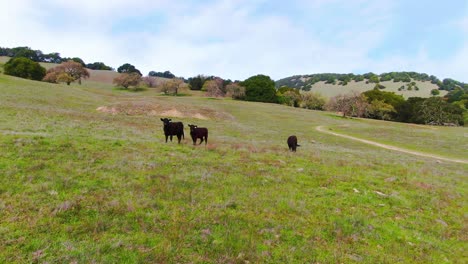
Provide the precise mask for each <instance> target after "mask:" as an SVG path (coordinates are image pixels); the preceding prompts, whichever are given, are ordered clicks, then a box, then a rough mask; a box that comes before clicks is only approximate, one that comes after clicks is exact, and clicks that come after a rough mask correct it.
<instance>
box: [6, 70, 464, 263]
mask: <svg viewBox="0 0 468 264" xmlns="http://www.w3.org/2000/svg"><path fill="white" fill-rule="evenodd" d="M0 94H1V96H0V149H1V152H0V177H1V178H0V262H1V263H25V262H38V263H45V262H48V263H90V262H97V263H246V261H249V262H250V263H316V262H317V263H465V262H466V261H467V255H466V251H467V246H466V245H467V236H466V234H467V225H466V222H467V221H466V212H467V209H468V208H467V199H466V194H467V193H466V190H467V178H466V177H467V176H466V175H467V172H468V165H466V164H456V163H449V162H442V163H438V162H437V161H436V160H432V159H424V158H421V157H416V156H411V155H407V154H402V153H397V152H392V151H388V150H384V149H379V148H375V147H371V146H367V145H363V144H361V143H358V142H353V141H350V140H347V139H343V138H339V137H334V136H331V135H327V134H323V133H320V132H318V131H316V130H315V127H316V126H318V125H324V126H327V127H330V128H333V129H334V130H335V129H336V130H339V131H341V130H342V131H343V132H347V133H349V134H352V135H361V137H363V138H374V137H379V140H382V141H385V142H390V143H392V144H393V145H396V146H405V147H412V148H417V149H422V150H424V151H425V152H428V153H434V154H440V155H445V156H449V157H455V158H456V157H458V158H464V157H465V156H466V154H465V152H464V151H463V150H464V149H466V148H465V147H464V145H466V144H467V138H466V137H462V138H460V137H459V135H461V134H463V135H466V133H467V132H468V131H467V129H466V128H437V129H430V128H425V127H414V128H412V129H414V130H411V131H412V132H411V133H409V132H408V131H409V130H408V125H405V124H395V123H389V122H379V121H362V120H349V119H342V118H337V117H335V116H333V115H330V113H325V112H316V111H308V110H304V109H294V108H291V107H285V106H281V105H272V104H261V103H251V102H238V101H233V100H210V99H208V98H204V97H198V96H182V97H168V96H160V95H159V94H158V93H157V92H155V91H154V90H152V89H148V90H146V91H143V92H139V93H134V92H127V91H120V90H116V89H114V88H113V87H112V86H110V85H106V84H102V83H100V84H98V83H92V82H90V83H84V84H83V86H79V85H76V84H72V85H70V86H66V85H52V84H47V83H42V82H33V81H27V80H22V79H18V78H13V77H9V76H4V75H0ZM100 106H115V107H117V108H118V109H120V110H122V111H120V112H118V113H117V114H109V113H103V112H99V111H97V110H96V109H97V108H98V107H100ZM119 107H120V108H119ZM131 108H139V109H140V111H131V110H132V109H131ZM148 109H150V110H153V111H154V112H151V111H148V112H145V110H148ZM173 109H177V110H178V111H179V112H180V113H182V114H186V115H185V117H184V116H182V117H173V119H174V120H181V121H183V122H184V123H185V124H188V123H195V124H198V125H199V126H205V127H208V128H209V131H210V134H209V144H208V145H207V146H206V147H205V146H204V145H202V146H196V147H193V146H192V145H191V140H190V139H189V135H188V130H187V129H186V130H185V133H186V139H185V140H184V142H183V144H180V145H178V144H177V143H175V142H172V143H165V142H164V137H163V133H162V122H161V121H160V120H159V118H160V117H161V116H160V113H162V112H164V111H166V110H173ZM193 113H201V114H202V115H203V116H205V117H207V118H208V119H196V118H195V117H194V116H195V115H192V114H193ZM291 134H295V135H297V136H298V138H299V144H301V147H300V148H299V150H298V152H297V153H294V154H293V153H290V152H288V151H287V146H286V138H287V137H288V136H289V135H291ZM421 140H424V142H425V143H424V144H423V143H421V144H420V143H418V142H419V141H421ZM376 141H377V140H376ZM428 144H434V145H433V146H434V147H429V146H427V145H428Z"/></svg>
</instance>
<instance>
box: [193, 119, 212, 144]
mask: <svg viewBox="0 0 468 264" xmlns="http://www.w3.org/2000/svg"><path fill="white" fill-rule="evenodd" d="M188 126H189V127H190V136H192V140H193V144H194V145H195V144H196V143H197V139H200V144H201V143H202V142H203V139H204V140H205V145H206V143H208V128H205V127H197V126H196V125H190V124H189V125H188Z"/></svg>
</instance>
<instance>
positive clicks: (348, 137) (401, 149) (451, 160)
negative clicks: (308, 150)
mask: <svg viewBox="0 0 468 264" xmlns="http://www.w3.org/2000/svg"><path fill="white" fill-rule="evenodd" d="M315 129H316V130H317V131H320V132H322V133H327V134H330V135H334V136H337V137H343V138H347V139H351V140H355V141H359V142H362V143H365V144H369V145H372V146H376V147H380V148H384V149H389V150H393V151H399V152H403V153H408V154H412V155H416V156H420V157H426V158H432V159H437V160H440V161H442V160H443V161H450V162H457V163H464V164H468V160H463V159H451V158H445V157H441V156H437V155H432V154H427V153H422V152H418V151H413V150H408V149H404V148H399V147H394V146H390V145H385V144H381V143H377V142H374V141H370V140H366V139H360V138H357V137H352V136H348V135H343V134H338V133H335V132H331V131H328V130H326V129H325V128H324V127H323V126H318V127H316V128H315Z"/></svg>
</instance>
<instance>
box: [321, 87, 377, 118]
mask: <svg viewBox="0 0 468 264" xmlns="http://www.w3.org/2000/svg"><path fill="white" fill-rule="evenodd" d="M368 106H369V103H367V100H366V97H365V96H364V95H363V94H360V93H358V92H352V93H349V94H345V95H343V94H340V95H337V96H335V97H332V98H331V99H330V101H329V102H328V104H327V107H326V108H327V109H328V110H331V111H337V112H341V113H342V114H343V117H346V116H357V117H363V116H364V115H365V114H366V111H367V108H368Z"/></svg>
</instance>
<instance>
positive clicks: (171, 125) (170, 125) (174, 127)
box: [161, 118, 185, 144]
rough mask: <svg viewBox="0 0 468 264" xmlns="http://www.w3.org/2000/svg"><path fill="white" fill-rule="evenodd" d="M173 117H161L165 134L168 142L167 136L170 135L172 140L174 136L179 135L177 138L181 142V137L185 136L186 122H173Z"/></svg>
mask: <svg viewBox="0 0 468 264" xmlns="http://www.w3.org/2000/svg"><path fill="white" fill-rule="evenodd" d="M171 120H172V119H169V118H161V121H163V123H164V135H165V136H166V143H167V138H168V137H170V139H171V142H172V136H177V140H178V141H179V144H180V139H181V138H184V139H185V136H184V124H183V123H182V122H171Z"/></svg>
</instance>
